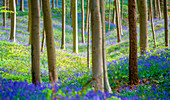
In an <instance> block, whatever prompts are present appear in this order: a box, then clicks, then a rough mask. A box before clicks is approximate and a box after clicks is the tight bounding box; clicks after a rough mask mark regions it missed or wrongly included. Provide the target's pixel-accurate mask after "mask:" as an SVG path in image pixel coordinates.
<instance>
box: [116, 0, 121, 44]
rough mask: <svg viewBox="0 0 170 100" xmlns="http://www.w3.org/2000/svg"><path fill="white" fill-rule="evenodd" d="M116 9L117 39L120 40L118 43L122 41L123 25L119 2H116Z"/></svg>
mask: <svg viewBox="0 0 170 100" xmlns="http://www.w3.org/2000/svg"><path fill="white" fill-rule="evenodd" d="M115 4H116V5H115V8H116V27H117V39H118V42H120V41H121V34H122V33H121V25H120V11H119V7H118V5H119V2H118V0H116V3H115Z"/></svg>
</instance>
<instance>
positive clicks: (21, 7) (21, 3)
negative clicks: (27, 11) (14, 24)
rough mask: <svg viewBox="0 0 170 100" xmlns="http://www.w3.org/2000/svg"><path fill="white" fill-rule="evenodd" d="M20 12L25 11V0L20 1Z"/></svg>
mask: <svg viewBox="0 0 170 100" xmlns="http://www.w3.org/2000/svg"><path fill="white" fill-rule="evenodd" d="M20 11H24V0H20Z"/></svg>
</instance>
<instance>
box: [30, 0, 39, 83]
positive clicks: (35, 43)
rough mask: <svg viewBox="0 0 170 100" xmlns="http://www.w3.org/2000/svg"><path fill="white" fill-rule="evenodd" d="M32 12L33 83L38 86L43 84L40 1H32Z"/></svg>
mask: <svg viewBox="0 0 170 100" xmlns="http://www.w3.org/2000/svg"><path fill="white" fill-rule="evenodd" d="M31 12H32V16H31V19H32V22H31V23H32V27H31V31H32V37H31V65H32V67H31V73H32V83H34V84H35V85H37V81H38V82H41V69H40V9H39V0H31Z"/></svg>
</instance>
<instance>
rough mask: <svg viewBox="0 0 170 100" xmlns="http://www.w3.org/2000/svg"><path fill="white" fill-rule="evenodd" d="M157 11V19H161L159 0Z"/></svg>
mask: <svg viewBox="0 0 170 100" xmlns="http://www.w3.org/2000/svg"><path fill="white" fill-rule="evenodd" d="M157 11H158V15H159V20H161V9H160V1H159V0H157Z"/></svg>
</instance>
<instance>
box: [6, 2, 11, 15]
mask: <svg viewBox="0 0 170 100" xmlns="http://www.w3.org/2000/svg"><path fill="white" fill-rule="evenodd" d="M7 1H8V3H7V6H8V7H9V8H8V11H10V10H11V6H10V3H11V2H9V1H10V0H7ZM8 18H11V13H9V15H8Z"/></svg>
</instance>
